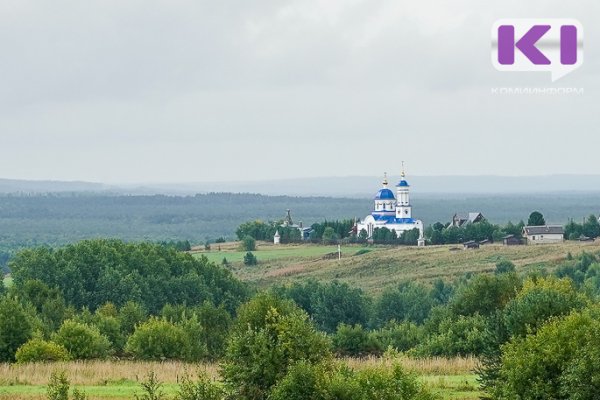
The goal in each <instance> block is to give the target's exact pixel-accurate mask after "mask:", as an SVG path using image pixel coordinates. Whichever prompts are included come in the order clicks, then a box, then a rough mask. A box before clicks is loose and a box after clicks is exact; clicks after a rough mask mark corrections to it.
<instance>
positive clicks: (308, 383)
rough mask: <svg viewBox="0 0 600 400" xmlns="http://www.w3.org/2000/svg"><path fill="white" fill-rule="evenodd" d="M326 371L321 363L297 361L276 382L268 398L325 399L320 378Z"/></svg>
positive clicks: (288, 399)
mask: <svg viewBox="0 0 600 400" xmlns="http://www.w3.org/2000/svg"><path fill="white" fill-rule="evenodd" d="M326 373H327V371H326V370H325V367H324V366H322V365H312V364H310V363H307V362H305V361H299V362H298V363H297V364H295V365H293V366H292V367H290V370H289V372H288V373H287V375H286V376H284V377H283V378H282V379H281V380H280V381H279V382H277V385H275V387H274V388H273V391H272V392H271V395H270V396H269V400H305V399H314V400H321V399H325V393H324V390H323V389H324V388H323V387H322V386H323V382H322V380H323V378H324V375H325V374H326Z"/></svg>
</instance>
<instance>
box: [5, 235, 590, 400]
mask: <svg viewBox="0 0 600 400" xmlns="http://www.w3.org/2000/svg"><path fill="white" fill-rule="evenodd" d="M11 267H12V269H13V271H14V272H13V273H14V284H13V285H12V286H11V287H10V288H5V287H3V286H1V285H0V360H1V361H9V362H12V361H17V362H31V361H57V360H70V359H84V360H85V359H98V358H100V359H101V358H107V357H117V356H118V357H124V356H126V357H133V358H135V359H139V360H164V359H180V360H187V361H200V360H218V362H219V363H220V364H221V366H222V371H223V372H222V378H223V381H224V382H225V388H224V390H225V392H226V393H225V392H224V394H223V396H225V395H228V396H233V397H234V398H239V399H256V400H258V399H266V398H269V399H271V398H281V399H283V398H294V397H293V393H296V392H297V390H298V388H299V387H300V386H302V385H307V386H306V387H305V388H306V390H308V391H309V393H313V395H312V396H313V397H310V398H318V399H327V398H329V397H327V396H328V393H336V396H338V397H335V396H334V397H330V398H332V399H333V398H340V399H355V398H356V399H366V398H372V397H368V396H367V395H366V394H365V392H364V391H365V390H367V389H366V388H368V387H369V386H368V385H367V381H368V380H369V379H372V378H373V376H375V375H376V374H383V375H381V376H382V377H383V378H382V379H383V381H382V391H383V392H382V393H384V392H385V391H386V390H388V389H390V388H393V387H396V386H394V385H400V386H402V385H405V384H410V385H416V382H413V381H412V380H410V377H407V376H406V375H405V374H404V372H403V371H402V370H401V369H398V370H397V371H396V370H394V369H392V370H387V372H385V371H383V370H377V369H376V370H373V371H371V372H369V374H370V373H372V374H373V375H368V376H363V375H361V374H362V372H348V371H346V372H343V371H344V370H343V368H341V367H340V365H339V363H337V361H335V360H336V356H366V355H382V354H383V353H384V352H385V351H386V350H387V349H392V350H393V351H398V352H404V353H406V354H409V355H412V356H415V357H431V356H439V357H452V356H469V355H470V356H476V357H479V358H480V359H481V360H482V363H481V367H480V369H479V371H478V373H479V376H480V379H481V382H482V385H483V387H484V388H485V390H486V391H487V393H489V394H490V395H492V396H493V397H494V398H497V399H505V398H506V399H508V398H517V397H518V396H519V395H520V393H523V392H522V391H524V390H525V391H528V390H529V391H530V390H533V389H532V388H530V387H527V385H526V382H531V381H536V382H540V383H539V385H538V386H537V387H536V388H535V390H538V391H539V392H538V393H544V395H545V396H547V398H556V399H561V398H569V397H565V396H566V395H565V393H567V392H566V391H567V390H568V393H572V392H577V393H588V392H590V391H592V392H593V393H597V392H598V391H599V390H600V384H597V383H594V382H600V379H598V380H593V379H589V377H590V376H591V377H595V376H598V377H600V370H598V369H595V368H596V367H595V365H599V364H598V361H600V359H598V358H594V357H597V355H596V353H595V350H594V346H596V345H597V342H596V341H595V336H593V335H594V334H593V331H592V330H593V329H596V328H597V327H596V324H597V322H595V321H597V320H598V315H600V314H598V309H599V307H600V306H599V302H598V299H599V296H600V253H589V252H583V253H581V254H578V255H575V256H573V255H571V254H568V255H567V256H566V258H565V260H564V261H563V262H562V263H561V265H559V266H558V267H557V268H556V269H554V270H553V271H552V272H548V271H545V270H534V271H531V272H528V273H523V272H519V271H517V269H516V267H515V265H514V264H513V263H511V262H510V261H506V260H498V262H497V264H496V268H495V271H494V273H493V274H477V275H473V274H468V275H465V276H463V277H461V278H459V279H457V280H456V281H453V282H448V281H443V280H441V279H438V280H436V281H434V282H433V283H431V284H422V283H419V282H414V281H411V282H403V283H400V284H397V285H395V286H391V287H388V288H386V289H384V290H383V291H382V292H381V293H380V294H378V295H375V296H371V295H368V294H366V293H365V292H363V291H362V290H361V289H359V288H355V287H352V286H350V285H348V284H347V283H344V282H339V281H332V282H327V283H323V282H318V281H314V280H308V281H303V282H296V283H291V284H286V285H278V286H275V287H273V288H271V289H269V290H266V291H259V292H256V291H253V290H251V289H250V288H248V287H247V285H245V284H244V283H242V282H239V281H238V280H237V279H236V278H234V277H233V276H231V274H230V273H229V272H228V271H226V270H225V269H223V268H221V267H219V266H216V265H213V264H211V263H209V262H208V261H206V259H204V258H199V259H194V258H193V257H191V256H190V255H189V254H185V253H181V252H177V251H175V250H174V249H173V248H170V247H168V246H163V245H160V244H149V243H138V244H127V243H123V242H119V241H105V240H97V241H84V242H81V243H78V244H75V245H70V246H67V247H64V248H60V249H56V250H52V249H47V248H38V249H31V250H26V251H22V252H20V253H19V254H18V255H17V256H16V257H15V259H14V260H13V261H12V265H11ZM75 270H77V271H79V272H77V273H75V272H74V271H75ZM106 271H111V273H110V274H109V273H106ZM134 271H135V272H136V274H137V275H136V276H138V278H139V280H140V282H136V283H137V284H138V286H137V288H138V290H127V291H125V290H120V289H118V288H119V284H120V283H119V282H120V281H122V280H123V279H124V277H126V276H127V275H128V273H133V272H134ZM182 277H186V279H183V280H182ZM159 281H162V283H159ZM144 285H150V286H151V287H152V288H153V292H154V297H156V298H152V296H146V294H145V291H144V287H145V286H144ZM161 285H162V286H161ZM72 286H74V287H76V288H78V291H81V293H80V294H77V295H75V293H74V292H73V290H72ZM109 287H114V288H117V289H115V290H113V291H110V292H106V290H107V288H109ZM171 291H179V292H182V293H170V292H171ZM198 294H199V295H198ZM113 296H114V297H113ZM553 348H556V349H560V351H559V354H558V355H557V358H551V359H550V358H548V357H547V356H546V354H547V353H548V351H550V350H549V349H553ZM588 357H592V358H591V359H588ZM539 366H544V368H539ZM365 373H366V372H365ZM524 377H526V378H524ZM583 378H585V379H583ZM525 379H526V380H525ZM578 382H579V383H578ZM581 382H586V383H585V387H582V386H581V384H580V383H581ZM299 385H300V386H299ZM345 386H350V387H353V388H354V391H356V392H357V393H362V395H361V396H362V397H361V396H359V397H351V396H352V395H351V393H345V392H338V391H342V389H343V387H345ZM411 387H413V386H411ZM414 387H415V392H414V393H413V394H414V396H417V394H418V393H421V394H420V395H423V396H429V394H427V392H426V390H425V389H423V388H421V387H419V386H418V385H417V386H414ZM383 388H386V389H385V390H384V389H383ZM368 390H373V389H368ZM390 390H391V389H390ZM586 391H587V392H586ZM344 393H345V394H344ZM420 395H419V396H420ZM277 396H278V397H277ZM286 396H291V397H286ZM348 396H350V397H348ZM365 396H367V397H365ZM532 396H533V395H532ZM220 398H224V397H220ZM297 398H299V399H302V398H306V397H297ZM382 398H385V397H382ZM408 398H413V397H408ZM414 398H421V397H414ZM426 398H427V397H426ZM527 398H535V397H527ZM581 398H587V397H581Z"/></svg>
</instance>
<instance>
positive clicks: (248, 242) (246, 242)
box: [241, 235, 256, 251]
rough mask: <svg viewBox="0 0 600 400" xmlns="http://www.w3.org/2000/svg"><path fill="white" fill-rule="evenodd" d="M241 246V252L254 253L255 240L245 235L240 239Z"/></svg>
mask: <svg viewBox="0 0 600 400" xmlns="http://www.w3.org/2000/svg"><path fill="white" fill-rule="evenodd" d="M241 246H242V250H243V251H254V250H256V239H254V238H253V237H252V236H250V235H246V236H244V238H243V239H242V243H241Z"/></svg>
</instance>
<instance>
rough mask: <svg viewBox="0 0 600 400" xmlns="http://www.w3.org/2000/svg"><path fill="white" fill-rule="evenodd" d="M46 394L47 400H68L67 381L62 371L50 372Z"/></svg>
mask: <svg viewBox="0 0 600 400" xmlns="http://www.w3.org/2000/svg"><path fill="white" fill-rule="evenodd" d="M46 393H47V395H48V400H69V380H68V379H67V376H66V374H65V372H64V371H61V372H56V371H55V372H52V374H51V375H50V381H49V382H48V388H47V389H46Z"/></svg>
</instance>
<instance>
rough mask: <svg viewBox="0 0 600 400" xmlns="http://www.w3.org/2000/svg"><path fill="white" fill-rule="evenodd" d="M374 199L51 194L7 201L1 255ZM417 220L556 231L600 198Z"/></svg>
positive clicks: (182, 235) (357, 212) (462, 197)
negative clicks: (527, 223) (477, 217)
mask: <svg viewBox="0 0 600 400" xmlns="http://www.w3.org/2000/svg"><path fill="white" fill-rule="evenodd" d="M372 198H373V194H372V193H370V194H366V195H364V196H362V197H358V198H342V197H298V196H265V195H258V194H232V193H213V194H199V195H194V196H166V195H152V196H146V195H144V196H141V195H112V194H94V193H79V194H78V193H48V194H37V195H36V194H28V195H15V194H11V195H0V251H1V250H2V249H3V248H15V247H22V246H29V245H39V244H50V245H60V244H64V243H69V242H73V241H77V240H81V239H84V238H93V237H115V238H121V239H125V240H151V241H162V240H186V239H187V240H190V241H191V242H192V243H195V244H197V243H203V242H204V241H205V240H206V239H216V238H217V237H219V236H226V237H228V238H233V237H234V234H235V229H236V228H237V227H238V226H239V225H240V224H241V223H242V222H245V221H248V220H255V219H262V220H265V221H266V220H278V219H282V218H283V217H284V215H285V210H286V209H288V208H289V209H291V210H292V216H293V218H294V220H295V221H296V222H298V221H303V222H304V224H305V225H310V224H312V223H314V222H320V221H323V220H326V219H328V220H332V219H341V218H354V217H358V218H363V217H364V216H366V215H367V213H369V212H370V211H371V209H372V207H373V203H372ZM412 203H413V215H414V216H415V217H417V218H419V219H422V220H423V221H424V223H425V225H430V224H433V223H435V222H437V221H440V222H449V221H450V220H451V218H452V215H453V214H454V213H456V212H459V213H465V212H470V211H480V212H482V213H483V214H484V215H485V216H486V217H487V218H488V219H489V220H490V221H491V222H494V223H502V224H503V223H506V222H507V221H513V222H518V221H519V220H521V219H523V220H526V219H527V217H528V215H529V213H530V212H531V211H533V210H540V211H541V212H542V213H543V214H544V216H545V217H546V221H548V222H549V223H566V222H567V221H568V220H569V219H570V218H574V219H575V220H577V221H581V220H582V218H583V217H586V216H588V215H590V214H592V213H593V214H596V215H597V214H598V213H600V195H599V194H598V193H583V192H581V193H576V194H555V193H552V194H503V195H491V194H431V193H430V194H428V193H415V194H414V195H413V197H412Z"/></svg>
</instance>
